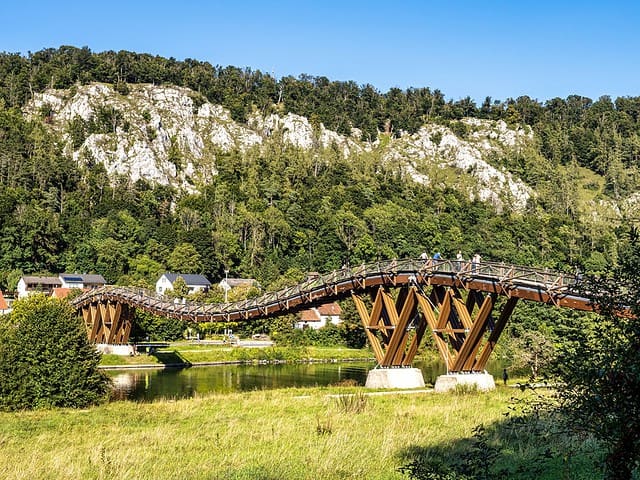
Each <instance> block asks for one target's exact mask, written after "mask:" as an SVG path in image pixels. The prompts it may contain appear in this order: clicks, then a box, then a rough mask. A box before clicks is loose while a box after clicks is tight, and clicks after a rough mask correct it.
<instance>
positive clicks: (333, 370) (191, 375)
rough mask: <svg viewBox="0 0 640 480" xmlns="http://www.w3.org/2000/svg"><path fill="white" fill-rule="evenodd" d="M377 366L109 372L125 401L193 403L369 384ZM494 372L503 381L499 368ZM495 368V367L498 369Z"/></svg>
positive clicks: (429, 370)
mask: <svg viewBox="0 0 640 480" xmlns="http://www.w3.org/2000/svg"><path fill="white" fill-rule="evenodd" d="M414 366H415V367H416V368H420V369H421V370H422V374H423V376H424V380H425V382H427V383H433V382H434V381H435V379H436V377H437V376H438V375H441V374H443V373H445V368H444V365H441V364H420V363H417V362H416V364H415V365H414ZM374 367H375V363H374V362H343V363H313V364H308V363H304V364H282V365H215V366H203V367H190V368H171V369H165V370H155V369H144V370H126V371H122V370H120V371H114V370H111V371H109V372H108V373H109V376H111V378H112V379H113V382H114V384H115V387H116V391H115V395H114V397H115V398H116V399H119V400H124V399H127V400H136V401H153V400H155V399H162V398H191V397H194V396H198V395H204V394H207V393H230V392H240V391H247V390H268V389H274V388H287V387H313V386H326V385H332V384H336V383H340V382H343V381H355V382H356V383H357V384H358V385H364V384H365V382H366V380H367V373H368V372H369V370H371V369H372V368H374ZM489 367H490V368H489V373H492V374H493V375H495V376H496V378H498V377H499V376H500V375H499V373H500V372H501V371H502V370H501V369H500V366H499V365H494V366H492V365H490V366H489ZM492 367H493V368H492Z"/></svg>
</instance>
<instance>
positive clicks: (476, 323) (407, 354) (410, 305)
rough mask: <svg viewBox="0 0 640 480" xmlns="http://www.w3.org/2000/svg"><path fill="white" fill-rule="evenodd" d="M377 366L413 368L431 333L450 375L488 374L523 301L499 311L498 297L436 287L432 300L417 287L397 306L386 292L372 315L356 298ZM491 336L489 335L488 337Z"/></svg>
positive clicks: (400, 298)
mask: <svg viewBox="0 0 640 480" xmlns="http://www.w3.org/2000/svg"><path fill="white" fill-rule="evenodd" d="M352 297H353V300H354V302H355V305H356V309H357V310H358V314H359V315H360V318H361V320H362V324H363V326H364V329H365V331H366V333H367V338H368V340H369V343H370V344H371V346H372V348H373V351H374V354H375V356H376V360H377V361H378V364H379V365H380V366H381V367H385V368H390V367H407V366H410V365H411V364H412V362H413V360H414V358H415V355H416V353H417V351H418V347H419V346H420V343H421V342H422V339H423V336H424V335H425V333H426V331H427V330H430V331H431V334H432V337H433V341H434V343H435V345H436V347H437V349H438V351H439V353H440V356H441V357H442V359H443V360H444V362H445V364H446V367H447V371H451V372H463V371H467V372H475V371H484V369H485V367H486V364H487V361H488V359H489V356H490V355H491V352H492V351H493V348H494V347H495V345H496V343H497V341H498V338H499V337H500V334H501V333H502V331H503V329H504V327H505V325H506V323H507V320H508V319H509V317H510V316H511V313H512V312H513V310H514V308H515V306H516V303H517V302H518V298H517V297H511V298H509V299H508V300H507V301H506V302H504V304H503V305H502V308H501V309H500V311H499V317H498V320H497V322H496V321H495V320H494V318H493V313H494V311H495V309H496V308H497V305H496V303H497V302H496V300H497V298H498V296H497V295H496V294H495V293H490V294H484V293H483V292H479V291H476V290H470V291H468V292H466V299H464V298H463V296H462V295H461V292H460V290H459V289H457V288H447V287H442V286H438V285H435V286H433V287H432V289H431V293H430V294H426V293H425V291H424V290H422V289H421V288H419V287H417V286H411V287H402V288H401V289H400V290H399V293H398V295H397V298H396V299H395V300H394V299H393V296H392V295H391V292H389V291H388V290H386V289H384V288H383V287H380V288H379V289H378V291H377V293H376V294H375V295H374V296H373V299H372V306H371V309H370V310H369V309H368V308H367V306H366V304H365V301H364V300H363V298H362V297H361V296H360V295H358V294H356V293H352ZM487 332H489V334H488V335H486V334H487Z"/></svg>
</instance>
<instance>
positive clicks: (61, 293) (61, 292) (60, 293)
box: [51, 287, 76, 298]
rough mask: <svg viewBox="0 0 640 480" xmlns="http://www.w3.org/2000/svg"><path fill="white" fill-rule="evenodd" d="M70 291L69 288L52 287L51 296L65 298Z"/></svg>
mask: <svg viewBox="0 0 640 480" xmlns="http://www.w3.org/2000/svg"><path fill="white" fill-rule="evenodd" d="M74 288H76V287H74ZM70 293H71V288H67V287H60V288H54V289H53V292H51V296H52V297H54V298H67V297H68V296H69V294H70Z"/></svg>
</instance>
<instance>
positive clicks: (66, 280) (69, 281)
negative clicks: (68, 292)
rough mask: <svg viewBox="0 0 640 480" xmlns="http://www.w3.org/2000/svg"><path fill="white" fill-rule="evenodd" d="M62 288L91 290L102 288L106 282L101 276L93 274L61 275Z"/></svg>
mask: <svg viewBox="0 0 640 480" xmlns="http://www.w3.org/2000/svg"><path fill="white" fill-rule="evenodd" d="M59 277H60V281H61V282H62V288H80V289H83V290H84V289H91V288H98V287H104V286H105V285H106V284H107V282H106V281H105V279H104V277H103V276H102V275H96V274H93V273H61V274H60V276H59Z"/></svg>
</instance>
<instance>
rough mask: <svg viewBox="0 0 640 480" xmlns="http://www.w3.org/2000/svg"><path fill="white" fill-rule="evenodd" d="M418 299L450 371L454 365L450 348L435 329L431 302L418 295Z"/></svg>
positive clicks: (435, 320)
mask: <svg viewBox="0 0 640 480" xmlns="http://www.w3.org/2000/svg"><path fill="white" fill-rule="evenodd" d="M416 298H417V299H418V304H419V305H420V308H421V310H422V313H423V315H424V317H425V319H426V321H427V323H428V324H429V326H430V327H431V334H432V335H433V341H434V342H435V344H436V347H437V348H438V351H439V352H440V356H441V357H442V360H443V361H444V364H445V365H446V366H447V371H448V370H449V368H450V366H451V363H452V358H451V353H450V352H449V346H448V345H447V342H445V341H444V339H443V338H442V337H441V336H440V335H438V334H437V333H436V332H435V330H434V328H433V327H434V326H435V325H436V323H437V319H436V315H435V313H434V311H433V308H431V302H430V301H429V299H427V298H425V297H424V296H423V295H418V296H417V297H416Z"/></svg>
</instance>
